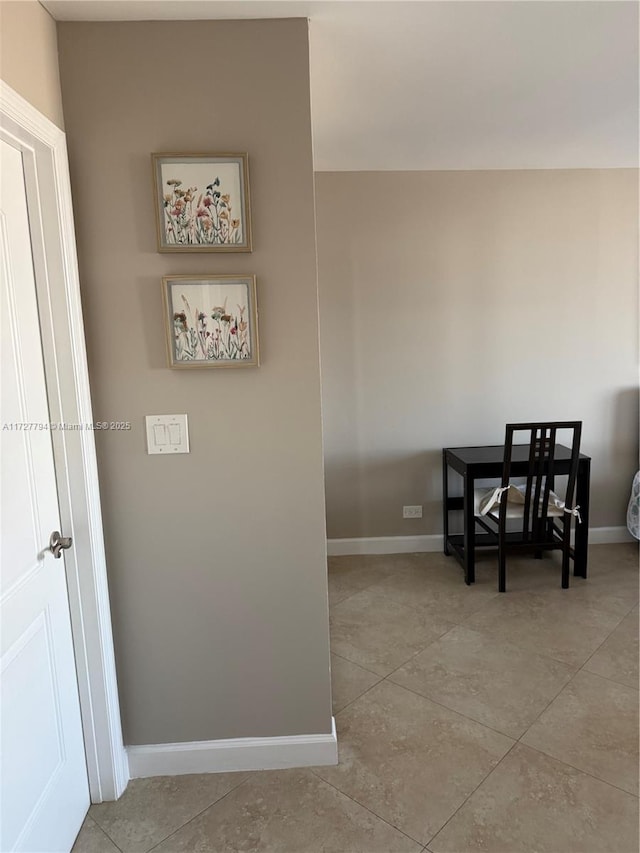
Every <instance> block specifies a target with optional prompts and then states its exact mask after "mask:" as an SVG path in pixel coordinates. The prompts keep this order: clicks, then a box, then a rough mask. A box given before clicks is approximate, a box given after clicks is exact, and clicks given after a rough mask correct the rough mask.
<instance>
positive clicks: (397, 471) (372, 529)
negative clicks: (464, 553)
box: [325, 449, 442, 539]
mask: <svg viewBox="0 0 640 853" xmlns="http://www.w3.org/2000/svg"><path fill="white" fill-rule="evenodd" d="M441 460H442V451H441V450H440V449H436V450H429V451H424V452H420V453H379V454H370V455H366V454H362V455H359V456H357V457H354V456H353V455H352V454H349V455H344V456H339V455H337V454H336V455H334V456H332V457H331V459H327V460H326V466H325V478H326V479H325V489H326V495H327V536H328V538H329V539H349V538H355V537H366V536H398V535H405V536H422V535H424V534H426V533H427V532H428V531H430V530H433V529H441V527H442V522H441V518H442V502H441V495H442V467H441ZM417 505H420V506H422V508H423V515H422V518H410V519H403V517H402V508H403V506H417Z"/></svg>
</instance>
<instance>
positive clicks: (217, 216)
mask: <svg viewBox="0 0 640 853" xmlns="http://www.w3.org/2000/svg"><path fill="white" fill-rule="evenodd" d="M234 202H235V200H234V199H233V198H232V196H231V193H230V192H225V191H224V187H223V186H222V184H221V181H220V178H219V177H218V176H217V175H216V176H215V177H214V178H213V180H212V181H211V183H210V184H207V186H206V188H204V189H203V190H199V189H198V187H195V186H194V187H185V186H183V183H182V181H181V180H180V179H179V178H169V179H168V180H167V181H166V182H165V187H164V196H163V206H164V230H165V240H166V242H167V244H168V245H171V246H224V245H229V246H233V245H238V244H240V243H242V241H243V236H242V225H241V222H240V219H239V218H236V217H235V216H234V213H233V211H234Z"/></svg>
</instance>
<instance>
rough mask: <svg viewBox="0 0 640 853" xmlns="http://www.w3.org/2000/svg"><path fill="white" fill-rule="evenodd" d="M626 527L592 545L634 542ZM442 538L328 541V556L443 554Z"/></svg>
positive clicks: (594, 536) (599, 532) (605, 531)
mask: <svg viewBox="0 0 640 853" xmlns="http://www.w3.org/2000/svg"><path fill="white" fill-rule="evenodd" d="M634 541H635V540H634V538H633V536H632V535H631V534H630V533H629V531H628V530H627V528H626V527H591V528H589V544H590V545H610V544H613V543H616V542H634ZM442 548H443V539H442V535H441V534H436V535H433V536H369V537H363V538H361V539H328V540H327V554H328V555H329V556H330V557H345V556H348V555H352V554H416V553H427V552H430V551H442Z"/></svg>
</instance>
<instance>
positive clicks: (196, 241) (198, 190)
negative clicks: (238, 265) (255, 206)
mask: <svg viewBox="0 0 640 853" xmlns="http://www.w3.org/2000/svg"><path fill="white" fill-rule="evenodd" d="M151 156H152V162H153V176H154V185H155V206H156V219H157V232H158V251H160V252H194V251H196V252H197V251H200V252H250V251H251V223H250V216H249V168H248V162H247V155H246V154H227V155H223V154H221V155H213V154H211V155H201V156H196V155H178V154H152V155H151Z"/></svg>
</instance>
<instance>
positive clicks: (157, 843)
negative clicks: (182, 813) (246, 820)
mask: <svg viewBox="0 0 640 853" xmlns="http://www.w3.org/2000/svg"><path fill="white" fill-rule="evenodd" d="M248 778H249V776H248V775H247V776H245V778H244V779H243V780H242V781H241V782H238V784H237V785H234V786H233V788H230V789H229V790H228V791H227V793H226V794H223V795H222V796H221V797H218V799H217V800H214V801H213V802H212V803H209V805H208V806H206V807H205V808H204V809H201V810H200V811H199V812H198V814H195V815H194V816H193V817H191V818H189V820H187V821H185V823H183V824H181V825H180V826H179V827H177V828H176V829H174V830H173V831H172V832H170V833H169V834H168V835H165V837H164V838H163V839H161V840H160V841H158V842H156V844H154V845H153V846H152V847H147V848H146V849H145V850H144V853H151V851H152V850H155V849H156V847H159V846H160V845H161V844H164V842H165V841H168V840H169V838H173V836H174V835H175V834H176V833H177V832H180V830H181V829H184V828H185V826H188V825H189V824H190V823H191V821H194V820H195V819H196V818H197V817H200V815H201V814H204V813H205V812H206V811H207V810H208V809H210V808H211V807H212V806H215V805H217V804H218V803H220V802H222V800H224V799H225V797H228V796H229V794H231V793H232V792H233V791H235V790H236V789H237V788H239V787H240V786H241V785H244V783H245V782H246V781H247V779H248Z"/></svg>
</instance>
